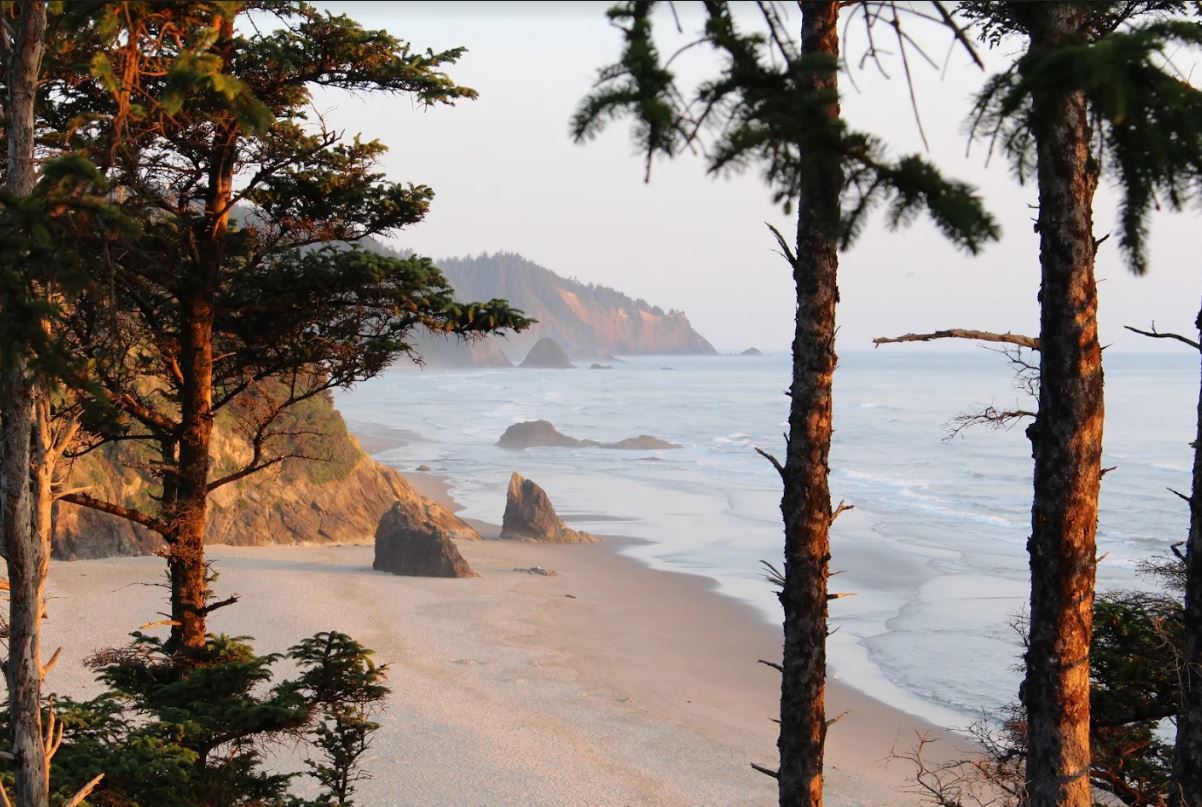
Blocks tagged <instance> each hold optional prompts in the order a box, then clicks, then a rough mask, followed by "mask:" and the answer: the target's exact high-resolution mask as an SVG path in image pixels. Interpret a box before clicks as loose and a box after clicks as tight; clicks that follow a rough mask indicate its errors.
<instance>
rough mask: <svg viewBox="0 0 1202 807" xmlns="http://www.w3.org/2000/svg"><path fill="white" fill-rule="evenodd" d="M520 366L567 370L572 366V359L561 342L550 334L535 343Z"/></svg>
mask: <svg viewBox="0 0 1202 807" xmlns="http://www.w3.org/2000/svg"><path fill="white" fill-rule="evenodd" d="M518 366H519V367H526V368H534V369H540V370H567V369H570V368H571V367H572V360H571V358H569V357H568V353H567V351H566V350H564V349H563V348H562V347H560V345H559V343H558V342H556V341H555V340H554V339H552V338H551V337H549V336H544V337H543V338H542V339H539V340H538V341H537V342H535V343H534V347H532V348H530V352H529V353H527V354H526V358H525V359H524V360H523V361H522V363H521V364H519V365H518Z"/></svg>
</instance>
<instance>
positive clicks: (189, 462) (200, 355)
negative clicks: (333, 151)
mask: <svg viewBox="0 0 1202 807" xmlns="http://www.w3.org/2000/svg"><path fill="white" fill-rule="evenodd" d="M217 25H218V26H219V39H218V42H217V45H216V48H217V51H216V52H217V53H218V54H219V55H220V56H221V57H222V60H223V61H224V63H225V64H227V65H228V64H229V63H230V58H231V57H232V54H233V50H232V46H231V44H230V43H231V41H232V39H233V36H234V21H233V18H232V17H230V16H227V17H224V18H221V19H219V20H217ZM239 134H240V133H239V130H238V127H237V125H236V124H232V123H231V124H230V125H228V126H226V127H223V128H219V129H218V130H217V131H216V132H214V134H213V146H212V150H211V152H210V155H209V166H210V168H209V186H208V194H207V197H206V200H205V217H204V221H203V225H202V227H201V228H200V230H199V231H198V232H197V234H196V240H197V260H196V263H195V265H194V266H193V276H192V277H191V278H189V279H188V283H187V291H186V293H185V294H183V295H181V297H182V299H181V300H180V303H181V314H182V317H181V319H182V322H181V324H182V328H181V340H180V341H181V345H180V369H181V371H182V374H183V384H182V389H181V400H180V416H181V429H180V440H179V465H178V472H177V474H176V476H175V481H174V485H173V487H172V493H173V495H174V497H175V508H174V511H173V512H172V523H173V526H174V530H175V532H174V535H173V539H172V541H171V545H170V548H169V550H168V555H167V566H168V569H169V571H170V575H171V617H172V622H173V625H172V628H171V643H172V645H173V646H175V647H176V648H179V649H183V650H186V651H196V650H199V649H202V648H203V647H204V644H205V632H206V628H205V621H206V619H205V618H206V616H207V608H206V602H207V599H208V583H207V577H208V566H207V565H206V563H205V549H204V538H205V528H206V526H207V523H208V522H207V510H208V496H209V452H210V443H211V440H212V435H213V319H214V315H215V307H214V305H215V300H216V297H217V287H218V283H219V279H220V276H221V269H222V264H223V263H224V261H225V248H226V239H227V237H228V234H229V220H230V200H231V198H232V194H233V188H234V167H235V166H234V161H235V157H236V154H237V143H238V137H239ZM165 459H166V458H165Z"/></svg>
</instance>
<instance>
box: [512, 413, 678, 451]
mask: <svg viewBox="0 0 1202 807" xmlns="http://www.w3.org/2000/svg"><path fill="white" fill-rule="evenodd" d="M497 445H498V446H500V447H501V448H515V449H521V448H536V447H540V446H558V447H562V448H614V449H625V450H634V451H638V450H643V451H655V450H658V449H667V448H680V446H678V445H677V444H676V443H669V442H668V441H667V440H661V439H660V438H658V437H655V436H654V435H650V434H640V435H639V436H638V437H627V438H626V439H625V440H619V441H618V442H616V443H599V442H597V441H596V440H578V439H576V438H575V437H569V436H568V435H566V434H564V433H563V432H561V431H559V429H556V428H555V426H554V425H552V424H551V422H550V421H547V420H524V421H520V422H518V423H515V424H513V425H512V426H510V427H509V428H508V429H506V430H505V433H504V434H502V435H501V439H499V440H497Z"/></svg>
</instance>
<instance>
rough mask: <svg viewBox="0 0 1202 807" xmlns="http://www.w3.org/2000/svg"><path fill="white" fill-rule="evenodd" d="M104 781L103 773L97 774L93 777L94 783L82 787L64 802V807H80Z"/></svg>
mask: <svg viewBox="0 0 1202 807" xmlns="http://www.w3.org/2000/svg"><path fill="white" fill-rule="evenodd" d="M102 779H104V774H103V773H98V774H96V775H95V776H94V777H92V781H90V782H88V783H87V784H86V785H84V786H83V787H81V788H80V789H79V790H78V792H76V794H75V795H74V796H72V797H71V798H69V799H67V800H66V801H64V802H63V807H78V806H79V805H80V804H81V803H83V800H84V799H86V798H87V797H88V796H90V795H91V794H92V791H93V790H95V789H96V786H97V785H99V784H100V781H101V780H102Z"/></svg>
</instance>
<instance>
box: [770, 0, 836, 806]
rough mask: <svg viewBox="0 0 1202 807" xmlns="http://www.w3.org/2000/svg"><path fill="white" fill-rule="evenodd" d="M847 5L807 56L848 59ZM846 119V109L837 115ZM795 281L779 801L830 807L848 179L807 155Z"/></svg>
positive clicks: (816, 22) (808, 38) (810, 21)
mask: <svg viewBox="0 0 1202 807" xmlns="http://www.w3.org/2000/svg"><path fill="white" fill-rule="evenodd" d="M838 21H839V6H838V4H837V3H833V2H806V3H803V4H802V21H801V48H802V53H803V56H804V55H810V54H827V55H830V56H831V57H832V59H834V58H836V57H837V56H838V48H839V37H838V30H837V26H838ZM802 80H803V81H804V82H805V83H806V84H807V85H808V86H807V87H806V89H808V90H823V89H831V90H837V89H838V77H837V74H836V72H835V71H834V69H833V61H832V69H831V70H829V71H810V72H808V73H807V75H805V76H804V77H803V79H802ZM827 114H828V115H829V116H830V117H832V118H833V117H836V116H837V115H838V114H839V108H838V105H837V104H831V105H830V107H829V109H828V110H827ZM802 159H803V161H804V164H803V166H802V182H801V193H800V199H799V202H798V216H797V251H796V256H795V258H794V260H793V279H794V282H795V284H796V287H797V312H796V321H795V330H794V336H793V380H792V384H791V387H790V394H791V402H790V407H789V436H788V445H787V455H786V462H785V464H784V467H783V470H782V474H781V475H782V477H783V480H784V493H783V496H782V498H781V513H782V515H783V516H784V525H785V570H784V571H785V575H784V576H785V582H784V587H783V588H782V590H781V593H780V600H781V605H782V606H783V607H784V653H783V663H782V667H783V670H782V675H781V696H780V737H779V740H778V742H777V746H778V748H779V750H780V768H779V770H778V777H779V795H780V804H781V805H782V806H784V805H789V807H793V805H805V807H820V805H821V804H822V782H823V776H822V766H823V746H824V744H825V742H826V711H825V703H824V699H825V688H826V638H827V577H828V574H829V561H830V535H829V533H830V525H831V520H832V517H831V499H830V490H829V487H828V484H827V475H828V472H829V467H828V456H829V454H830V444H831V412H832V396H831V384H832V380H833V378H834V371H835V362H836V358H835V304H836V302H837V301H838V298H839V292H838V288H837V285H836V281H837V278H836V273H837V270H838V253H837V250H836V245H835V240H834V233H833V232H832V223H833V222H834V221H837V219H838V210H839V194H840V191H841V187H842V171H841V168H840V166H839V163H838V161H837V160H834V159H831V158H829V155H828V156H827V158H826V159H824V158H823V155H821V154H820V153H815V151H814V150H813V149H803V151H802Z"/></svg>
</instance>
